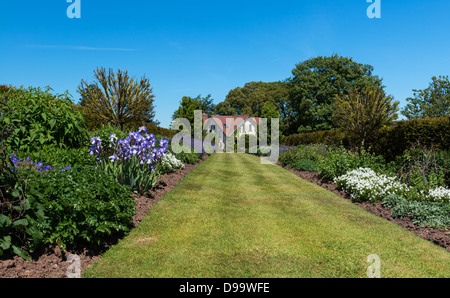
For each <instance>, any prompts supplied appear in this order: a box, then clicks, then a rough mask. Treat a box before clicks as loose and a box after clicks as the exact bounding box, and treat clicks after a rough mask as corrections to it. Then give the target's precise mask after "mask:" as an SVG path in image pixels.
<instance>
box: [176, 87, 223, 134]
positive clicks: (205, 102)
mask: <svg viewBox="0 0 450 298" xmlns="http://www.w3.org/2000/svg"><path fill="white" fill-rule="evenodd" d="M213 101H214V100H213V99H212V98H211V95H208V96H206V97H203V98H202V97H201V95H198V96H197V97H195V98H193V97H190V96H183V97H182V98H181V101H180V106H179V107H178V109H177V110H176V111H175V112H174V113H173V115H172V120H175V119H179V118H185V119H188V120H189V122H190V123H191V126H192V127H193V126H194V111H196V110H201V111H202V112H203V113H205V114H207V115H211V114H212V113H213V112H214V109H215V107H216V106H215V105H214V104H213Z"/></svg>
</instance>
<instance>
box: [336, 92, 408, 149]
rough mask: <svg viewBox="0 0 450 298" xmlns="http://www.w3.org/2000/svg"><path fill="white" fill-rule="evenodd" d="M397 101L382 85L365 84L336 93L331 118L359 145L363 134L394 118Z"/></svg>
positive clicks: (369, 135)
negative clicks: (345, 91)
mask: <svg viewBox="0 0 450 298" xmlns="http://www.w3.org/2000/svg"><path fill="white" fill-rule="evenodd" d="M399 104H400V103H399V102H398V101H394V98H393V97H392V96H390V95H389V96H387V95H386V93H385V92H384V91H383V90H382V89H380V88H375V87H369V86H366V87H364V88H363V89H362V90H361V91H359V90H358V89H355V90H350V91H348V92H347V93H346V94H341V95H339V96H337V97H336V106H335V111H334V113H333V120H334V122H335V124H336V125H337V126H338V127H339V128H341V129H342V130H343V131H345V132H347V133H348V134H349V136H351V137H354V138H356V139H357V140H358V146H359V148H362V147H363V146H364V143H365V141H366V140H367V138H369V137H371V136H374V134H375V133H377V132H378V131H379V130H380V129H381V128H382V127H383V126H385V125H388V124H389V123H391V122H392V121H394V120H396V119H397V118H398V114H397V111H398V105H399Z"/></svg>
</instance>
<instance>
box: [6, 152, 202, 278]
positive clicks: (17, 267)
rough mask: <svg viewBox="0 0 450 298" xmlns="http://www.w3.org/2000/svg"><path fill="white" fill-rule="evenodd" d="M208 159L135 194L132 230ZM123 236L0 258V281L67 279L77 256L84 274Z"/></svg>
mask: <svg viewBox="0 0 450 298" xmlns="http://www.w3.org/2000/svg"><path fill="white" fill-rule="evenodd" d="M206 158H207V155H204V157H203V159H202V160H201V161H200V162H199V163H197V164H195V165H189V164H186V165H185V168H184V169H183V170H174V171H173V172H171V173H168V174H165V175H162V176H161V179H160V182H159V184H158V185H157V186H156V187H155V189H153V190H152V191H150V192H148V193H147V194H146V195H145V196H138V195H133V196H134V197H135V198H136V215H135V216H134V217H133V223H132V228H134V227H136V226H137V225H138V224H139V223H140V222H141V221H142V220H143V219H144V217H145V216H146V215H147V213H148V212H149V211H150V209H151V208H152V206H153V205H154V204H155V203H156V202H158V201H159V200H160V199H161V198H162V197H163V196H164V195H165V194H167V193H168V192H169V191H170V190H172V189H173V188H174V187H175V186H176V185H177V184H178V183H179V182H180V181H181V180H183V178H184V177H186V175H187V174H189V173H190V172H191V171H192V170H193V169H194V168H195V167H197V166H198V165H199V164H200V163H201V162H203V161H204V160H205V159H206ZM122 238H123V235H121V236H120V235H119V236H115V237H114V238H112V239H109V240H108V241H107V243H105V245H104V246H103V247H101V248H95V249H92V248H87V247H85V248H77V249H67V250H66V251H65V252H64V251H62V250H61V248H60V247H46V248H44V249H42V250H41V251H39V252H36V253H34V254H33V255H32V260H31V261H27V260H24V259H22V258H20V257H17V256H16V257H14V258H12V259H0V278H67V277H68V276H67V269H68V267H69V266H70V265H71V264H73V262H74V261H72V263H68V262H67V257H68V256H69V255H71V254H76V255H78V256H79V257H80V264H81V274H82V272H84V271H85V270H86V269H87V268H88V267H89V266H90V265H91V264H92V263H94V262H95V261H97V260H98V259H99V258H100V256H101V255H102V254H103V253H104V252H106V251H107V250H108V249H109V248H110V247H111V246H113V245H115V244H117V243H118V242H119V241H120V240H121V239H122Z"/></svg>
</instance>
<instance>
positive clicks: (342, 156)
mask: <svg viewBox="0 0 450 298" xmlns="http://www.w3.org/2000/svg"><path fill="white" fill-rule="evenodd" d="M318 165H319V173H320V175H321V177H322V178H323V179H325V180H333V179H334V178H336V177H339V176H342V175H344V174H345V173H347V172H349V171H351V170H355V169H358V168H370V169H372V170H375V171H377V172H384V173H386V172H389V170H388V168H387V167H386V163H385V161H384V159H383V157H381V156H375V155H373V154H370V153H369V152H367V151H365V150H362V151H361V153H353V152H351V151H348V150H346V149H345V148H343V147H339V148H335V149H332V150H329V151H328V153H327V155H326V156H325V157H324V158H322V159H321V160H320V161H319V163H318Z"/></svg>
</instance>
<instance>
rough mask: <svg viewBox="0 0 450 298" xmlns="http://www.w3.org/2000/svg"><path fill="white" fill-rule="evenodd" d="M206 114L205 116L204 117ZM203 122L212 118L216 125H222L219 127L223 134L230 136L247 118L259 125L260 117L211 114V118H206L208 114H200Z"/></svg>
mask: <svg viewBox="0 0 450 298" xmlns="http://www.w3.org/2000/svg"><path fill="white" fill-rule="evenodd" d="M205 116H206V117H205ZM202 118H203V121H204V123H206V121H208V120H209V119H213V120H214V121H215V122H216V123H217V125H219V127H220V126H222V127H220V129H221V130H222V131H224V132H225V135H226V136H227V137H228V136H230V135H231V134H232V133H233V132H234V131H235V130H236V129H237V128H238V127H239V126H240V125H241V124H242V123H243V122H244V121H245V120H247V118H250V119H252V120H253V121H255V123H256V125H259V122H260V119H261V118H259V117H250V115H241V116H218V115H211V118H208V115H206V114H203V115H202Z"/></svg>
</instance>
